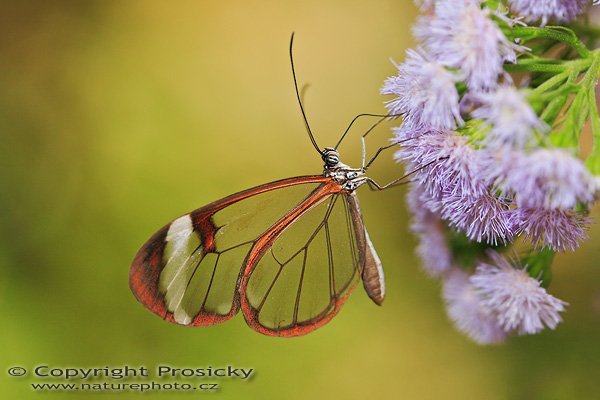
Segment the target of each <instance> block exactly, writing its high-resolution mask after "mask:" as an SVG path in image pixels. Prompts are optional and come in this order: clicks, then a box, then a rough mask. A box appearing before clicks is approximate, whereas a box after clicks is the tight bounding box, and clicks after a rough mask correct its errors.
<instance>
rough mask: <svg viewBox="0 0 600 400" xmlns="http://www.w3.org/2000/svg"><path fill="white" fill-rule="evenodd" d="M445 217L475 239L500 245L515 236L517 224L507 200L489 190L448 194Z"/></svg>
mask: <svg viewBox="0 0 600 400" xmlns="http://www.w3.org/2000/svg"><path fill="white" fill-rule="evenodd" d="M441 209H442V217H443V218H444V219H445V220H447V221H448V223H449V225H450V226H453V227H456V228H457V229H458V230H460V231H462V232H464V233H465V235H467V237H468V238H469V239H471V240H474V241H476V242H482V241H485V242H486V243H489V244H493V245H497V244H499V243H506V242H507V241H510V240H512V238H513V236H514V233H515V225H514V222H513V218H511V213H512V212H514V211H512V210H510V209H509V207H508V204H507V202H506V201H505V200H504V199H502V198H497V197H495V196H492V195H491V194H489V193H485V194H482V195H480V196H477V197H459V196H445V197H444V198H443V200H442V207H441Z"/></svg>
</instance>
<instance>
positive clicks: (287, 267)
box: [129, 34, 404, 336]
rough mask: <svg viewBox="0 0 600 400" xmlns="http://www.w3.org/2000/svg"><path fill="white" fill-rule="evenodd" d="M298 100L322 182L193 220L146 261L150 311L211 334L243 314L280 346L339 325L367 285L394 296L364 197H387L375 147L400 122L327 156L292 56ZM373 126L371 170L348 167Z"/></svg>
mask: <svg viewBox="0 0 600 400" xmlns="http://www.w3.org/2000/svg"><path fill="white" fill-rule="evenodd" d="M293 39H294V35H293V34H292V38H291V41H290V59H291V64H292V74H293V77H294V86H295V88H296V96H297V99H298V102H299V104H300V109H301V112H302V116H303V118H304V122H305V126H306V128H307V131H308V134H309V137H310V139H311V141H312V144H313V146H314V147H315V149H316V150H317V151H318V152H319V154H320V155H321V158H322V160H323V161H324V170H323V173H322V174H321V175H310V176H299V177H294V178H288V179H283V180H278V181H275V182H271V183H267V184H264V185H260V186H257V187H254V188H251V189H248V190H244V191H241V192H239V193H235V194H232V195H230V196H228V197H225V198H223V199H221V200H217V201H215V202H213V203H211V204H208V205H206V206H204V207H201V208H199V209H197V210H194V211H192V212H190V213H188V214H185V215H183V216H181V217H179V218H177V219H175V220H174V221H172V222H170V223H169V224H167V225H165V226H164V227H163V228H161V229H160V230H158V232H156V233H155V234H154V235H153V236H152V237H151V238H150V239H149V240H148V241H147V242H146V243H145V244H144V245H143V246H142V248H141V249H140V250H139V251H138V253H137V255H136V256H135V258H134V260H133V263H132V265H131V269H130V275H129V280H130V288H131V290H132V292H133V294H134V295H135V297H136V298H137V300H138V301H140V302H141V303H142V304H143V305H144V306H145V307H146V308H148V309H149V310H150V311H152V312H153V313H155V314H157V315H158V316H160V317H161V318H163V319H165V320H167V321H169V322H172V323H175V324H180V325H187V326H208V325H214V324H218V323H221V322H224V321H227V320H229V319H230V318H232V317H233V316H235V315H236V314H237V313H238V312H239V311H240V309H241V311H242V314H243V315H244V318H245V320H246V322H247V324H248V325H249V326H250V327H251V328H252V329H254V330H255V331H257V332H260V333H262V334H265V335H271V336H299V335H304V334H307V333H309V332H311V331H313V330H315V329H317V328H319V327H321V326H323V325H324V324H326V323H327V322H329V321H330V320H331V319H332V318H333V317H334V316H335V315H336V314H337V313H338V312H339V311H340V309H341V308H342V306H343V304H344V302H345V301H346V299H347V298H348V296H349V295H350V293H351V292H352V290H353V289H354V287H355V286H356V285H357V283H358V282H359V281H361V280H362V282H363V286H364V289H365V291H366V293H367V295H368V296H369V297H370V298H371V299H372V300H373V301H374V302H375V303H376V304H378V305H380V304H381V303H382V302H383V299H384V296H385V280H384V273H383V269H382V266H381V261H380V259H379V257H378V255H377V252H376V251H375V248H374V246H373V244H372V242H371V240H370V238H369V234H368V233H367V230H366V228H365V225H364V223H363V219H362V215H361V211H360V207H359V203H358V199H357V196H356V192H355V191H356V189H357V188H358V187H360V186H362V185H363V184H368V186H370V187H371V188H372V189H385V188H387V187H391V186H394V185H396V184H398V183H401V180H402V179H403V178H404V177H402V178H400V179H397V180H395V181H393V182H390V183H389V184H388V185H385V186H380V185H379V184H377V183H376V182H375V181H374V180H372V179H371V178H369V177H367V176H366V175H365V172H366V171H367V169H368V167H369V166H370V165H371V163H372V162H373V161H374V160H375V158H376V157H377V156H378V155H379V154H380V153H381V151H383V150H385V149H387V148H391V147H393V146H394V145H395V144H394V143H392V144H390V145H388V146H384V147H382V148H380V149H379V150H378V151H377V152H376V153H375V155H374V156H373V157H372V158H371V159H370V161H369V162H368V163H365V146H364V143H365V140H364V139H365V137H366V136H367V134H368V133H369V132H370V131H371V130H372V129H373V128H374V127H375V126H377V124H378V123H380V122H381V121H383V120H384V119H386V118H389V117H390V115H377V114H359V115H358V116H357V117H355V118H354V119H353V120H352V122H351V123H350V125H349V126H348V128H347V129H346V131H345V132H344V134H343V135H342V137H341V139H340V140H339V141H338V143H337V145H336V146H335V147H326V148H324V149H320V148H319V146H318V145H317V143H316V141H315V138H314V136H313V134H312V131H311V129H310V126H309V125H308V120H307V118H306V114H305V112H304V107H303V105H302V100H301V97H300V93H299V91H298V85H297V81H296V73H295V70H294V62H293V56H292V45H293ZM363 116H378V117H381V119H380V120H379V121H378V122H377V123H375V124H373V125H372V126H371V128H370V129H369V130H368V131H367V132H366V133H365V134H364V135H363V137H362V139H363V153H362V154H363V156H362V166H361V168H351V167H349V166H347V165H346V164H344V163H342V162H341V161H340V155H339V152H338V151H337V148H338V146H339V145H340V143H341V142H342V140H343V139H344V137H345V136H346V134H347V133H348V131H349V130H350V128H351V127H352V125H353V123H354V122H355V121H356V120H357V119H358V118H359V117H363Z"/></svg>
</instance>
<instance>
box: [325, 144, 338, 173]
mask: <svg viewBox="0 0 600 400" xmlns="http://www.w3.org/2000/svg"><path fill="white" fill-rule="evenodd" d="M321 158H322V159H323V161H324V162H325V165H324V167H325V169H331V168H336V167H339V166H340V164H341V163H340V153H338V152H337V150H336V149H334V148H331V147H325V148H324V149H323V152H322V153H321Z"/></svg>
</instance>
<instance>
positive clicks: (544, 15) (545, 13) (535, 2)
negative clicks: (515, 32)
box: [508, 0, 589, 25]
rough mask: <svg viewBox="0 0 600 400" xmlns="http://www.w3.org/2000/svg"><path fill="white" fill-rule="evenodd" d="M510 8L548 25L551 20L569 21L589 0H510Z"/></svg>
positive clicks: (532, 20)
mask: <svg viewBox="0 0 600 400" xmlns="http://www.w3.org/2000/svg"><path fill="white" fill-rule="evenodd" d="M508 2H509V3H510V8H511V9H512V10H513V11H514V12H515V13H517V14H519V15H520V16H522V17H525V20H526V21H529V22H536V21H541V24H542V25H546V23H547V22H548V21H549V20H555V21H561V22H569V21H572V20H573V19H575V17H577V16H578V15H579V14H581V12H582V11H583V9H584V8H585V6H586V4H587V3H588V2H589V0H509V1H508Z"/></svg>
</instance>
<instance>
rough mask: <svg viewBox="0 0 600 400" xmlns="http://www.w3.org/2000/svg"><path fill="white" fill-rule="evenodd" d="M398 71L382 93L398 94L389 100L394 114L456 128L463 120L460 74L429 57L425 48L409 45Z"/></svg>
mask: <svg viewBox="0 0 600 400" xmlns="http://www.w3.org/2000/svg"><path fill="white" fill-rule="evenodd" d="M406 55H407V58H406V61H405V62H404V63H402V64H400V66H399V67H398V75H397V76H393V77H391V78H388V79H387V80H386V81H385V83H384V85H383V88H382V89H381V93H382V94H393V95H395V96H397V97H396V98H395V99H392V100H390V101H388V102H386V105H387V107H388V109H389V111H390V114H402V115H403V116H404V120H405V121H407V122H409V123H410V124H412V125H413V126H428V127H431V128H433V129H454V128H456V124H457V123H458V124H462V119H461V117H460V114H459V112H458V92H457V91H456V87H455V83H456V81H458V79H459V78H458V77H457V76H456V75H454V74H452V73H451V72H450V71H448V70H447V69H446V68H444V67H443V66H441V65H440V64H438V63H436V62H435V61H431V60H429V59H428V57H427V55H426V54H425V53H424V52H422V51H415V50H412V49H409V50H407V51H406Z"/></svg>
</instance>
